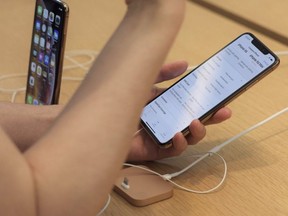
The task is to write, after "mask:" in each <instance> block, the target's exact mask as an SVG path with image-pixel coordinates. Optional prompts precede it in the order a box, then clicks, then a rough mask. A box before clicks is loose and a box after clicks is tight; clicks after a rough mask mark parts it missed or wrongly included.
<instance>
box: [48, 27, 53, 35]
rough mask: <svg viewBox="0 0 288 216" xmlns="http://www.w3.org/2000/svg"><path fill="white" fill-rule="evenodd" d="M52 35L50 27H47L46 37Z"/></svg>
mask: <svg viewBox="0 0 288 216" xmlns="http://www.w3.org/2000/svg"><path fill="white" fill-rule="evenodd" d="M52 34H53V28H52V27H51V26H48V30H47V35H48V36H50V37H52Z"/></svg>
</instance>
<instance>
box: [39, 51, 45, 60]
mask: <svg viewBox="0 0 288 216" xmlns="http://www.w3.org/2000/svg"><path fill="white" fill-rule="evenodd" d="M43 59H44V53H43V52H40V53H39V56H38V61H39V62H43Z"/></svg>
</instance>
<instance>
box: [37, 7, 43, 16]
mask: <svg viewBox="0 0 288 216" xmlns="http://www.w3.org/2000/svg"><path fill="white" fill-rule="evenodd" d="M42 12H43V7H42V6H41V5H38V7H37V14H38V16H42Z"/></svg>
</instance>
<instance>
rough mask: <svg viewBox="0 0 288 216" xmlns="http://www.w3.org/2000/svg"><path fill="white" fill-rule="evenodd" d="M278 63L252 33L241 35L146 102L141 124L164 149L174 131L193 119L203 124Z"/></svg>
mask: <svg viewBox="0 0 288 216" xmlns="http://www.w3.org/2000/svg"><path fill="white" fill-rule="evenodd" d="M278 64H279V59H278V57H277V56H276V55H275V54H274V53H273V52H272V51H270V49H268V48H267V47H266V46H265V45H264V44H263V43H262V42H261V41H260V40H259V39H257V38H256V37H255V36H254V35H253V34H251V33H245V34H242V35H240V36H239V37H238V38H236V39H235V40H234V41H232V42H231V43H229V44H228V45H227V46H225V47H224V48H223V49H221V50H220V51H219V52H217V53H216V54H215V55H213V56H212V57H211V58H209V59H208V60H207V61H205V62H204V63H202V64H201V65H199V66H198V67H197V68H196V69H194V70H193V71H191V72H190V73H188V74H187V75H186V76H185V77H183V78H182V79H180V80H179V81H178V82H176V83H175V84H174V85H172V86H171V87H170V88H168V89H167V90H166V91H164V92H163V93H162V94H160V95H159V96H158V97H156V98H155V99H153V100H152V101H150V102H149V103H148V104H147V105H146V106H145V107H144V110H143V113H142V115H141V125H142V126H143V127H144V129H145V130H146V131H147V133H148V134H149V135H150V136H151V137H152V138H153V139H154V140H155V142H156V143H158V144H159V145H160V146H161V147H167V146H169V145H170V144H171V142H172V138H173V136H174V135H175V134H176V133H177V132H182V133H183V134H187V133H189V128H188V127H189V124H190V123H191V122H192V121H193V120H194V119H199V120H200V121H202V122H205V121H206V120H207V119H209V118H210V117H211V116H212V115H213V114H214V113H215V112H216V111H217V110H219V109H220V108H221V107H223V106H225V105H226V104H227V103H229V102H230V101H231V100H233V99H234V98H235V97H237V96H238V95H240V94H241V93H243V92H244V91H245V90H246V89H247V88H249V87H251V86H252V85H253V84H255V83H256V82H257V81H258V80H260V79H262V78H263V77H264V76H265V75H267V74H268V73H269V72H271V71H272V70H274V69H275V68H276V66H277V65H278Z"/></svg>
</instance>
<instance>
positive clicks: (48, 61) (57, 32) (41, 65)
mask: <svg viewBox="0 0 288 216" xmlns="http://www.w3.org/2000/svg"><path fill="white" fill-rule="evenodd" d="M68 16H69V8H68V5H67V4H66V3H64V2H62V1H60V0H36V6H35V13H34V21H33V31H32V40H31V49H30V58H29V67H28V77H27V85H26V97H25V103H27V104H33V105H49V104H57V103H58V101H59V93H60V86H61V77H62V67H63V57H64V49H65V40H66V32H67V24H68Z"/></svg>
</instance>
